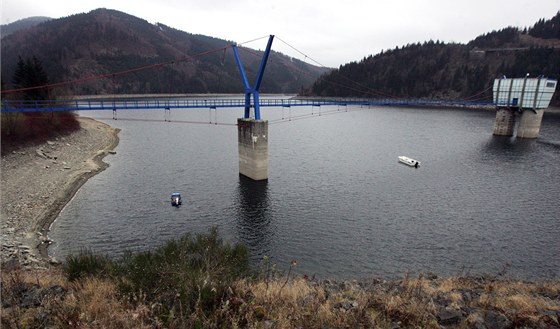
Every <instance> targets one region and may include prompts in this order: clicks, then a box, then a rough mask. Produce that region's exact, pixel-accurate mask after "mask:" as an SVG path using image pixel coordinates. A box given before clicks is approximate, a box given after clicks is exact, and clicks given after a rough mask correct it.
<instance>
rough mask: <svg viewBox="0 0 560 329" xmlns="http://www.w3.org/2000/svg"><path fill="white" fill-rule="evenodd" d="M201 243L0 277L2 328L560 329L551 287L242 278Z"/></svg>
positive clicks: (239, 252)
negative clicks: (119, 258)
mask: <svg viewBox="0 0 560 329" xmlns="http://www.w3.org/2000/svg"><path fill="white" fill-rule="evenodd" d="M246 265H247V258H246V250H245V249H243V248H242V247H240V246H233V247H230V246H226V245H223V244H222V242H221V240H219V239H218V238H217V235H216V232H215V231H212V232H210V234H209V235H205V236H197V237H195V238H191V237H190V236H187V237H184V238H181V239H180V240H178V241H171V242H169V243H168V244H166V245H164V246H162V247H161V248H158V249H157V250H155V251H154V252H145V253H139V254H136V255H127V256H126V258H125V259H122V260H120V261H115V260H110V259H108V258H106V257H103V256H98V255H94V254H92V253H84V254H82V255H79V256H76V257H70V258H69V259H67V262H66V263H65V265H64V266H63V267H62V268H53V269H51V270H43V271H41V270H34V271H28V270H23V269H14V270H11V271H9V272H5V271H4V272H2V295H1V297H2V315H1V318H2V322H1V324H2V328H391V329H396V328H477V329H483V328H488V329H490V328H492V329H506V328H547V329H548V328H560V324H559V316H560V280H550V281H540V282H523V281H519V280H512V279H505V278H501V279H497V278H496V277H494V278H489V277H448V278H437V277H436V276H435V275H429V276H424V275H421V276H419V277H417V278H410V277H408V276H405V277H404V278H403V279H401V280H395V281H384V280H379V279H374V280H371V281H370V282H355V281H353V282H335V281H330V280H326V281H317V280H311V279H309V278H307V277H293V276H291V275H290V274H291V269H292V268H293V266H295V263H293V264H292V265H291V267H290V272H288V274H287V275H278V274H275V273H271V271H270V267H269V266H268V264H265V266H264V267H263V269H261V271H262V272H261V273H258V274H251V273H250V272H248V271H246V269H247V268H246Z"/></svg>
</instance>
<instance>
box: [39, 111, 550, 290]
mask: <svg viewBox="0 0 560 329" xmlns="http://www.w3.org/2000/svg"><path fill="white" fill-rule="evenodd" d="M261 111H262V112H261V115H262V117H263V118H264V119H268V120H270V125H269V180H268V182H253V181H250V180H246V179H243V178H242V177H240V176H239V174H238V157H237V128H236V127H235V126H234V125H222V123H225V124H234V123H235V122H236V118H238V117H242V116H243V109H219V110H217V111H216V110H209V109H200V110H198V109H197V110H172V112H171V122H165V121H164V113H163V110H159V111H156V110H146V111H143V110H142V111H119V112H118V118H119V120H111V113H110V112H109V111H105V112H101V111H100V112H90V111H83V112H82V113H80V115H83V116H89V117H93V118H96V119H98V120H101V121H104V122H106V123H108V124H110V125H112V126H113V127H117V128H120V129H121V130H122V131H121V132H120V134H119V137H120V143H119V145H118V147H117V148H116V151H117V154H116V155H110V156H108V157H106V158H105V161H106V162H108V163H109V164H110V167H109V168H108V169H107V170H105V171H104V172H102V173H100V174H98V175H96V176H95V177H93V178H92V179H90V180H89V181H88V182H87V183H86V184H85V185H84V186H83V187H82V188H81V189H80V190H79V191H78V193H77V194H76V196H75V197H74V198H73V200H72V201H71V202H70V203H69V204H68V205H67V206H66V207H65V209H64V210H63V211H62V213H61V214H60V216H59V217H58V219H57V220H56V221H55V223H54V224H53V226H52V229H51V232H50V237H51V238H52V239H53V240H54V241H55V243H54V244H53V245H52V246H51V247H50V249H49V252H50V254H51V255H53V256H55V257H57V258H58V259H64V257H65V256H66V255H68V254H69V253H75V252H77V251H79V250H80V249H82V248H87V249H91V250H93V251H96V252H99V253H103V254H109V255H114V256H118V255H119V254H121V253H122V252H123V251H124V250H131V251H138V250H148V249H153V248H154V247H156V246H158V245H161V244H162V243H164V242H165V241H166V240H168V239H171V238H176V237H179V236H181V235H183V234H185V233H188V232H191V233H198V232H206V231H207V230H208V229H209V228H211V227H218V230H219V232H220V235H221V237H222V238H223V239H224V240H225V241H228V242H242V243H244V244H246V245H247V247H248V249H249V252H250V256H251V261H252V263H253V264H254V265H258V264H259V262H260V261H261V260H262V258H263V257H264V256H268V257H270V259H271V261H272V262H273V263H275V264H277V267H278V268H279V269H287V268H288V267H289V264H290V261H291V260H293V259H295V260H297V270H298V273H302V274H303V273H305V274H308V275H310V276H311V275H316V276H318V277H320V278H338V279H352V278H364V277H373V276H375V277H379V276H381V277H385V278H396V277H402V275H404V274H405V273H407V272H412V273H418V272H422V271H431V272H434V273H436V274H439V275H454V274H496V273H498V272H500V271H502V270H503V269H506V270H507V273H508V274H510V275H512V276H515V277H519V278H525V279H542V278H550V277H558V276H559V275H560V238H559V237H560V115H554V114H547V113H545V116H544V119H543V124H542V128H541V132H540V137H539V138H538V139H536V140H524V139H516V138H515V137H513V138H509V137H496V136H492V129H493V124H494V116H495V112H494V111H483V110H473V109H464V108H463V109H418V108H397V107H372V108H359V107H348V108H346V107H336V106H334V107H321V108H317V107H315V108H291V109H288V108H280V107H278V108H264V109H261ZM303 116H305V118H303ZM288 118H291V119H288ZM187 121H188V122H190V123H187ZM195 121H196V122H204V123H203V124H196V123H192V122H195ZM210 121H211V122H212V124H208V122H210ZM216 122H217V123H220V124H218V125H216V124H214V123H216ZM399 155H406V156H409V157H412V158H415V159H418V160H419V161H421V162H422V166H421V167H420V168H418V169H415V168H412V167H408V166H406V165H403V164H400V163H398V161H397V157H398V156H399ZM175 191H177V192H181V193H182V195H183V205H182V206H181V207H180V208H175V207H171V206H170V204H169V195H170V194H171V192H175Z"/></svg>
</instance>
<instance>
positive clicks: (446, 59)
mask: <svg viewBox="0 0 560 329" xmlns="http://www.w3.org/2000/svg"><path fill="white" fill-rule="evenodd" d="M527 73H529V74H530V76H533V77H535V76H540V75H543V76H546V77H549V78H555V79H558V78H560V12H559V13H557V14H556V16H554V17H553V18H552V19H550V20H544V19H542V20H540V21H538V22H537V23H536V24H535V25H534V26H532V27H531V28H528V29H527V28H526V29H523V30H521V29H519V28H516V27H507V28H504V29H502V30H500V31H493V32H490V33H487V34H485V35H482V36H479V37H477V38H476V39H475V40H473V41H471V42H469V43H468V44H466V45H465V44H445V43H442V42H439V41H427V42H424V43H422V44H421V43H417V44H409V45H406V46H404V47H396V48H395V49H393V50H389V51H384V52H381V53H380V54H377V55H375V56H371V55H370V56H368V57H367V58H364V59H362V60H361V61H359V62H351V63H348V64H345V65H342V66H340V68H339V69H337V70H334V71H332V72H330V73H327V74H325V75H324V76H322V77H321V78H320V79H319V80H317V81H316V82H315V84H314V85H313V86H312V87H311V88H310V89H309V90H307V92H306V94H308V95H316V96H340V97H346V96H352V97H374V98H377V97H397V98H434V99H470V100H476V99H490V98H491V85H492V82H493V80H494V79H495V78H497V77H501V76H504V75H505V76H507V77H524V76H525V75H526V74H527ZM489 88H490V89H489ZM554 104H555V105H559V104H560V92H556V94H555V96H554Z"/></svg>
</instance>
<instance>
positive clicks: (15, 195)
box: [0, 117, 119, 269]
mask: <svg viewBox="0 0 560 329" xmlns="http://www.w3.org/2000/svg"><path fill="white" fill-rule="evenodd" d="M79 121H80V126H81V128H80V129H79V130H78V131H76V132H73V133H71V134H69V135H66V136H59V137H56V138H53V139H52V140H48V141H47V142H45V143H43V144H39V145H32V146H25V147H20V148H19V149H14V150H12V151H11V152H10V153H8V154H6V155H3V156H2V161H1V162H2V163H1V173H2V211H1V217H0V218H1V221H0V229H1V238H2V246H1V247H2V248H1V253H0V257H1V264H2V268H3V269H7V268H10V267H16V266H22V267H25V268H43V267H47V266H48V265H49V263H57V260H55V259H52V258H49V257H48V255H47V247H48V245H49V244H50V243H52V241H51V240H50V239H49V238H48V230H49V227H50V225H51V224H52V222H53V221H54V220H55V219H56V217H57V216H58V214H59V213H60V211H62V209H63V208H64V206H65V205H66V204H67V203H68V201H70V200H71V199H72V197H73V196H74V194H75V193H76V192H77V191H78V189H79V188H80V187H81V186H82V185H83V184H84V183H85V182H86V181H87V180H88V179H89V178H90V177H92V176H94V175H95V174H97V173H99V172H101V171H103V170H104V169H105V168H106V167H107V166H108V165H107V164H106V163H104V162H103V161H102V159H103V158H104V157H105V156H106V155H107V154H110V153H114V151H113V149H114V148H115V147H116V146H117V144H118V142H119V139H118V132H119V130H118V129H115V128H112V127H111V126H109V125H107V124H104V123H102V122H99V121H95V120H93V119H90V118H84V117H80V118H79Z"/></svg>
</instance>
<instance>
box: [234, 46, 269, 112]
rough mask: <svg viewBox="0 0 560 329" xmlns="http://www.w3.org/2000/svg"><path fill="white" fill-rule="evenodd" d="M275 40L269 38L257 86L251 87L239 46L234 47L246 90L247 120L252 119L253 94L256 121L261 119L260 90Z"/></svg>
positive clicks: (258, 74)
mask: <svg viewBox="0 0 560 329" xmlns="http://www.w3.org/2000/svg"><path fill="white" fill-rule="evenodd" d="M273 40H274V35H271V36H270V37H269V38H268V44H267V45H266V50H265V51H264V55H263V58H262V61H261V66H260V67H259V72H258V73H257V80H256V81H255V85H254V86H253V87H251V85H249V80H247V75H246V74H245V70H244V69H243V64H242V63H241V58H240V57H239V51H238V50H237V45H233V46H232V47H233V54H234V55H235V60H236V61H237V67H238V68H239V73H241V79H243V87H244V89H245V116H244V117H245V118H246V119H248V118H250V117H251V94H252V95H253V102H254V108H255V120H260V119H261V110H260V102H259V88H260V87H261V82H262V78H263V75H264V69H265V68H266V63H267V62H268V56H269V55H270V48H271V47H272V41H273Z"/></svg>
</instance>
